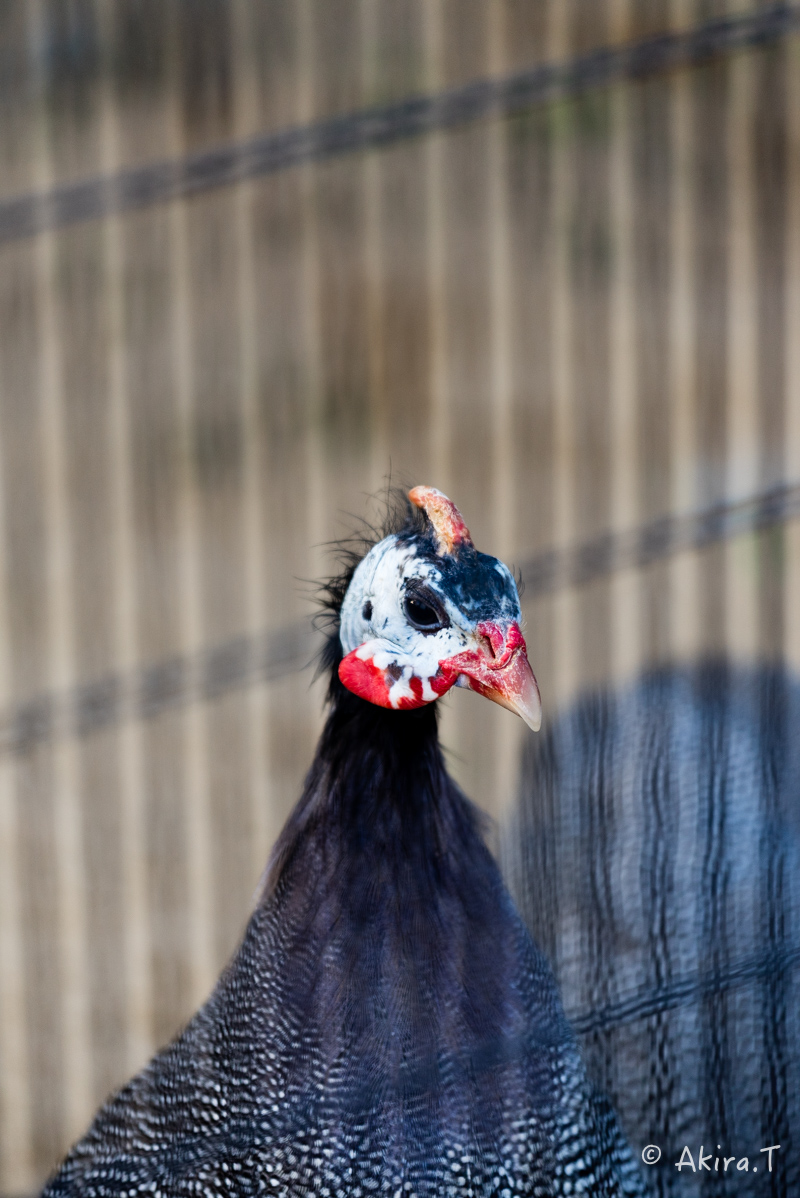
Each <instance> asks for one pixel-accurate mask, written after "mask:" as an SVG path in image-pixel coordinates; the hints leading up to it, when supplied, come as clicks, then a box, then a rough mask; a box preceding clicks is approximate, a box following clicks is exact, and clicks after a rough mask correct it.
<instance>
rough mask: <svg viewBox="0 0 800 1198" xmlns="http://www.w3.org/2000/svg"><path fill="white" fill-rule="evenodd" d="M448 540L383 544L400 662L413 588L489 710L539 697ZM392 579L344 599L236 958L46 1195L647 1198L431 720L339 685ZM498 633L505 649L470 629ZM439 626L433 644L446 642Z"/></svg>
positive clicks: (418, 525)
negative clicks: (439, 619)
mask: <svg viewBox="0 0 800 1198" xmlns="http://www.w3.org/2000/svg"><path fill="white" fill-rule="evenodd" d="M448 502H449V501H448ZM462 524H463V522H462ZM432 525H433V521H431V520H429V521H428V522H427V523H423V522H421V521H420V519H419V517H418V516H417V517H416V518H414V517H413V515H410V516H409V517H408V518H407V519H406V520H405V522H404V523H403V524H402V525H400V526H398V527H395V529H394V530H393V531H392V532H390V534H389V537H390V544H389V546H388V548H387V547H384V549H385V552H384V556H385V553H386V552H389V551H390V550H391V552H392V553H395V554H398V555H399V556H398V561H400V560H402V562H404V563H405V564H404V565H403V567H402V568H403V570H405V574H403V573H402V571H401V575H400V576H398V575H397V571H396V570H394V572H393V579H394V581H393V582H392V587H393V588H394V591H392V592H391V593H393V594H395V596H396V602H395V607H396V609H397V610H395V611H393V612H392V616H391V619H390V620H389V624H388V625H387V628H388V635H387V637H386V638H385V639H386V640H387V644H388V648H385V649H384V650H383V651H384V653H388V654H389V655H390V656H391V653H392V651H393V648H392V647H394V649H396V650H399V651H400V652H401V653H409V652H410V653H411V656H412V657H413V647H414V643H415V637H413V636H407V635H406V629H405V626H403V625H402V624H401V623H400V620H399V617H398V615H397V611H399V610H402V607H403V604H404V603H405V601H406V599H407V597H408V595H409V594H415V595H416V596H417V598H416V599H415V602H419V603H422V604H428V606H429V607H430V608H431V609H432V610H433V611H434V612H439V615H441V614H442V613H444V614H445V615H447V618H448V621H449V624H448V627H449V628H452V627H454V626H455V627H456V628H457V634H458V641H459V645H458V653H456V654H451V655H450V657H451V658H453V659H455V658H457V659H458V661H459V662H460V665H461V666H463V667H464V668H465V669H467V668H468V669H470V670H472V671H473V673H474V674H475V675H477V676H478V682H479V685H480V686H483V687H484V688H485V691H486V693H487V694H488V697H493V694H492V693H491V692H492V689H493V688H494V690H495V691H496V692H497V694H499V695H500V698H501V701H504V702H505V703H506V705H510V704H513V702H515V697H514V696H515V693H516V692H515V688H516V689H520V690H521V689H524V688H525V687H527V688H528V691H527V692H526V693H527V694H528V697H529V699H530V693H531V692H530V684H529V682H528V674H527V673H526V672H525V670H524V669H523V667H522V665H521V662H520V660H519V659H520V655H522V656H523V657H524V641H522V637H521V633H519V630H518V612H519V608H518V600H517V598H516V590H515V588H514V589H513V591H512V588H513V580H512V579H511V576H510V575H509V574H508V572H507V571H506V570H505V567H501V568H500V569H495V566H498V565H499V563H494V559H490V558H486V557H485V555H478V554H477V552H476V551H475V550H474V548H473V547H472V544H471V541H470V540H469V537H468V534H467V535H466V537H464V536H463V535H460V537H459V539H456V540H453V539H451V542H447V541H446V539H444V538H443V536H438V535H434V534H435V533H436V529H435V526H432ZM442 544H444V545H445V549H444V555H443V553H442ZM448 544H449V545H450V547H449V548H447V545H448ZM379 548H380V547H379ZM373 552H374V551H373ZM376 556H380V553H378V554H376ZM437 559H438V562H439V564H438V566H437ZM442 560H445V566H444V569H442V568H441V567H442ZM396 564H397V563H395V565H396ZM365 575H370V577H371V579H372V582H371V583H370V587H371V590H370V588H367V589H368V590H370V593H369V594H362V588H361V586H360V584H359V583H358V582H357V581H356V580H357V578H358V577H360V578H361V579H362V580H363V579H364V577H365ZM374 577H375V576H374V572H373V573H372V574H370V570H369V569H368V570H366V571H364V570H362V572H361V575H360V576H359V574H358V570H356V571H355V574H353V572H352V571H350V572H349V574H348V576H347V577H346V578H345V579H344V580H341V581H340V583H338V584H336V583H335V584H333V586H332V587H331V594H332V595H333V607H334V616H337V615H338V612H339V609H340V606H341V601H342V599H343V598H344V601H345V608H347V605H348V602H349V603H350V607H351V608H352V611H353V613H354V614H353V620H352V622H351V623H352V627H350V628H349V631H346V632H344V633H343V639H344V642H345V643H344V645H342V642H341V640H340V638H339V634H338V629H334V632H333V635H332V638H331V641H330V643H329V646H328V650H327V664H328V665H329V667H330V668H331V674H332V677H331V688H330V714H329V716H328V720H327V724H326V726H325V729H324V731H323V734H322V738H321V740H320V744H319V747H318V750H317V754H316V757H315V760H314V763H313V765H312V767H311V770H310V772H309V775H308V778H307V780H306V783H305V788H304V791H303V794H302V796H301V799H300V801H299V803H298V805H297V807H296V808H295V811H294V812H293V814H292V815H291V817H290V819H289V821H288V823H287V825H286V827H285V829H284V831H283V833H282V835H281V837H280V839H279V842H278V844H277V846H276V848H275V851H274V854H273V857H272V860H271V863H270V867H269V870H268V874H267V878H266V881H265V884H264V888H263V892H262V894H261V897H260V899H259V901H258V904H257V907H256V910H255V912H254V914H253V916H252V918H251V920H250V924H249V926H248V928H247V931H246V933H245V936H244V940H243V942H242V945H241V947H240V948H239V950H238V952H237V953H236V955H235V956H234V958H233V960H232V961H231V963H230V965H229V966H228V968H227V969H226V970H225V972H224V973H223V975H222V977H221V978H220V980H219V983H218V985H217V987H216V989H215V991H214V993H213V994H212V996H211V998H210V999H209V1001H208V1002H207V1003H206V1005H205V1006H204V1007H203V1008H202V1009H201V1010H200V1011H199V1012H198V1014H197V1015H196V1016H195V1017H194V1018H193V1019H192V1021H191V1022H190V1023H189V1025H188V1027H187V1028H186V1029H185V1031H184V1032H183V1033H182V1034H181V1035H180V1036H179V1037H178V1038H177V1040H175V1041H174V1043H173V1044H171V1045H169V1046H168V1047H167V1048H165V1049H164V1050H163V1051H162V1052H160V1053H159V1054H158V1055H157V1056H156V1057H155V1059H154V1060H153V1061H152V1062H151V1063H150V1065H148V1066H147V1068H146V1069H145V1070H144V1071H143V1072H142V1073H141V1074H140V1075H139V1076H138V1077H136V1078H135V1079H134V1080H133V1081H132V1082H130V1083H129V1085H128V1086H126V1087H125V1088H124V1089H123V1090H122V1091H120V1093H119V1094H117V1095H116V1096H115V1097H114V1098H112V1099H111V1101H110V1102H109V1103H108V1104H107V1105H106V1106H105V1107H104V1108H103V1109H102V1110H101V1111H100V1112H99V1114H98V1115H97V1117H96V1119H95V1121H94V1123H93V1125H92V1127H91V1128H90V1130H89V1132H88V1134H87V1136H86V1137H85V1138H84V1139H83V1140H82V1141H81V1142H80V1143H79V1144H78V1145H77V1146H76V1147H75V1148H74V1149H73V1150H72V1152H71V1153H70V1155H69V1156H68V1158H67V1160H66V1162H65V1163H64V1165H63V1166H62V1168H61V1170H60V1171H59V1173H58V1174H57V1175H56V1176H55V1178H54V1179H53V1180H52V1181H51V1182H50V1184H49V1186H48V1187H47V1190H46V1194H47V1195H48V1196H49V1198H55V1196H56V1195H70V1196H76V1198H77V1196H78V1195H81V1196H86V1198H94V1196H97V1198H100V1196H105V1195H120V1196H121V1195H128V1196H130V1198H132V1196H133V1195H137V1194H151V1195H154V1196H155V1198H160V1196H164V1198H166V1196H178V1195H203V1196H205V1198H212V1196H214V1198H216V1196H218V1195H242V1196H243V1195H250V1194H266V1195H270V1194H275V1195H281V1196H283V1198H300V1196H301V1195H311V1194H313V1195H322V1196H324V1198H328V1196H331V1198H332V1196H334V1195H336V1196H343V1195H347V1196H348V1198H367V1196H369V1195H373V1194H386V1195H394V1196H395V1198H404V1196H405V1195H408V1196H416V1198H434V1196H436V1198H443V1196H445V1195H460V1196H472V1198H489V1196H492V1198H511V1196H512V1195H539V1194H541V1195H550V1194H552V1195H568V1194H579V1193H587V1194H589V1193H590V1194H599V1195H608V1196H612V1195H614V1196H616V1195H634V1194H638V1193H639V1192H640V1189H639V1179H638V1173H637V1171H636V1168H635V1166H634V1164H633V1162H632V1160H631V1158H630V1156H629V1154H628V1151H627V1148H626V1146H625V1144H624V1142H623V1140H622V1139H621V1137H620V1134H619V1132H618V1130H617V1128H616V1124H615V1121H614V1117H613V1115H612V1113H611V1112H610V1110H609V1109H608V1108H607V1106H606V1105H605V1104H604V1103H603V1102H602V1101H601V1100H600V1099H599V1098H598V1097H597V1096H596V1095H595V1094H594V1093H593V1091H592V1089H591V1087H590V1085H589V1083H588V1081H587V1079H586V1076H585V1073H584V1070H583V1066H582V1064H581V1060H580V1057H579V1055H578V1052H577V1050H576V1047H575V1043H574V1040H573V1037H572V1035H571V1032H570V1029H569V1027H568V1025H567V1023H566V1021H565V1019H564V1016H563V1013H562V1009H561V1005H560V1001H559V997H558V994H557V992H556V988H555V985H554V982H553V978H552V975H551V973H550V970H549V968H548V966H547V963H546V962H545V960H544V958H543V957H542V955H541V953H540V952H539V951H538V950H537V949H536V947H535V946H534V944H533V943H532V941H531V939H530V937H529V936H528V934H527V932H526V930H525V928H524V926H523V924H522V922H521V920H520V918H519V916H518V915H517V913H516V911H515V910H514V907H513V905H512V903H511V900H510V898H509V897H508V894H507V893H506V890H505V888H504V886H503V883H502V881H501V878H500V875H499V872H498V869H497V867H496V865H495V862H494V860H493V858H492V856H491V854H490V853H489V852H488V850H487V848H486V846H485V843H484V838H483V834H482V832H483V829H482V821H481V818H480V816H479V815H478V813H477V812H476V810H475V808H473V807H472V805H471V804H470V803H469V801H468V800H467V799H466V798H465V797H464V795H463V794H462V793H461V792H460V791H459V790H458V788H457V787H456V786H455V784H454V783H453V782H452V781H451V779H450V778H449V777H448V775H447V772H446V769H445V766H444V763H443V760H442V755H441V751H440V748H439V744H438V739H437V731H436V705H435V703H434V702H433V701H432V700H431V701H424V702H421V703H419V704H417V705H413V706H410V707H409V708H408V709H403V708H402V707H397V706H394V705H391V704H385V703H382V702H371V701H366V700H365V699H364V698H363V697H361V696H360V695H359V694H357V693H351V691H350V689H348V687H347V685H345V681H343V680H342V678H341V677H340V666H341V663H342V661H343V660H345V659H346V656H347V653H349V652H352V648H353V647H356V648H357V647H358V646H357V645H354V646H351V640H355V641H358V640H359V635H360V634H357V633H356V632H355V631H354V629H356V627H357V625H358V622H359V621H361V623H362V624H364V625H370V623H371V622H373V621H374V620H376V619H377V620H380V619H382V618H383V615H382V613H383V612H384V608H386V610H387V611H388V610H389V608H390V607H391V595H388V597H387V593H386V592H385V591H384V590H383V589H381V588H380V587H376V586H375V585H374ZM398 577H400V578H401V581H400V582H398V581H397V579H398ZM409 578H413V579H420V578H422V579H423V580H424V584H425V587H427V588H428V591H426V592H421V591H419V590H417V591H415V590H414V587H413V586H412V587H411V589H410V591H409V589H408V588H407V587H406V585H405V583H404V582H403V581H402V579H409ZM470 578H471V579H472V583H473V584H474V585H472V586H471V584H470ZM448 579H449V580H450V581H449V582H448ZM492 579H494V580H496V581H493V580H492ZM354 584H355V589H354V590H353V589H352V588H353V586H354ZM390 591H391V588H390ZM420 595H422V598H420V597H419V596H420ZM492 595H494V596H495V597H494V599H493V598H492ZM356 599H357V603H356V602H355V601H356ZM368 603H369V604H371V607H372V610H371V611H370V609H369V608H367V604H368ZM387 605H388V607H387ZM365 609H366V611H365ZM411 612H412V615H415V619H416V618H417V617H418V618H419V619H421V620H423V621H424V620H428V615H426V614H425V613H424V612H423V611H421V609H420V608H414V607H412V608H411ZM384 614H385V613H384ZM492 616H494V617H495V619H494V622H492V620H491V617H492ZM487 622H488V623H489V624H490V625H491V626H492V627H495V628H497V629H500V631H499V632H497V634H496V636H498V637H499V636H502V637H503V638H504V640H503V645H502V646H501V645H500V642H499V641H496V643H492V641H491V635H494V634H491V635H490V634H489V633H486V632H477V631H476V630H477V629H478V628H479V627H481V626H485V625H486V624H487ZM390 625H391V627H390ZM431 627H432V625H426V624H425V623H424V622H423V623H422V625H421V628H422V631H420V630H419V629H417V630H416V634H417V636H419V637H420V638H425V643H426V644H427V643H428V642H429V641H430V639H431V637H432V636H436V635H437V633H436V632H434V633H431ZM512 627H516V628H517V633H518V635H519V641H517V640H516V639H515V637H514V635H512V633H511V629H512ZM426 628H427V631H425V629H426ZM398 630H399V631H398ZM367 631H369V629H367ZM401 634H402V635H401ZM454 635H455V634H454ZM398 637H399V638H400V639H401V640H402V642H403V643H402V644H399V645H398V644H397V643H396V642H397V640H398ZM487 638H488V640H489V643H488V645H487V644H486V639H487ZM520 643H521V648H520ZM476 645H477V646H479V647H480V646H482V648H480V651H479V648H476V647H475V646H476ZM509 646H510V647H509ZM426 652H428V650H426ZM443 652H446V649H445V650H443ZM470 653H474V654H476V657H475V661H474V662H473V661H472V659H471V658H470V657H469V654H470ZM428 656H429V657H430V653H429V652H428ZM484 659H486V661H484ZM442 660H443V661H444V660H448V658H446V657H445V658H443V659H442ZM487 662H488V664H487ZM389 664H391V662H390V663H389ZM525 665H526V666H527V658H526V659H525ZM490 667H491V669H492V670H494V675H493V676H492V677H491V678H490V680H489V681H488V682H486V681H483V679H484V677H485V676H486V671H487V670H488V669H489V668H490ZM375 668H376V669H382V670H383V669H385V668H386V667H385V666H383V665H380V664H379V665H377V666H376V667H375ZM482 671H483V672H482ZM528 673H529V667H528ZM345 674H346V671H345ZM389 677H390V678H393V677H394V672H390V674H389ZM456 677H458V672H456ZM469 677H470V676H469V675H467V678H468V679H469ZM531 677H532V675H531ZM394 680H395V681H396V680H397V679H396V678H395V679H394ZM482 693H483V692H482ZM413 694H414V692H413V691H412V695H413ZM434 697H435V696H434Z"/></svg>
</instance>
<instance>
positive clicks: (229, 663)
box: [0, 483, 800, 753]
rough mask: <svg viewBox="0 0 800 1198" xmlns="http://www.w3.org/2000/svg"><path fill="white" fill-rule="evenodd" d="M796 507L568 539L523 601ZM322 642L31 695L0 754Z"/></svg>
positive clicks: (271, 674)
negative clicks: (571, 545) (575, 543)
mask: <svg viewBox="0 0 800 1198" xmlns="http://www.w3.org/2000/svg"><path fill="white" fill-rule="evenodd" d="M798 516H800V484H797V483H795V484H787V485H785V486H781V487H775V488H773V489H772V490H769V491H764V492H762V493H760V494H758V495H754V496H752V497H750V498H749V499H745V500H742V501H741V502H738V503H732V504H719V505H717V506H715V507H711V508H707V509H705V510H704V511H701V512H697V513H694V514H692V515H687V516H663V517H661V518H659V519H657V520H653V521H651V522H649V523H647V524H643V525H640V526H639V527H638V528H635V529H631V530H629V531H624V532H620V533H605V534H603V535H602V536H599V537H596V538H593V539H592V540H589V541H585V542H584V543H583V544H580V545H578V546H576V547H574V548H568V549H564V550H547V551H545V552H544V553H541V554H538V555H537V556H535V557H533V558H531V559H530V560H529V561H528V562H526V563H524V564H523V566H522V568H521V574H522V581H523V584H524V586H525V598H526V600H530V599H538V598H541V597H542V596H544V595H548V594H552V593H553V592H555V591H559V590H563V589H564V588H566V587H575V586H584V585H586V584H587V583H589V582H592V581H594V580H596V579H598V578H603V577H608V576H609V575H611V574H613V573H615V572H617V571H619V570H623V569H630V568H635V567H644V566H648V565H650V564H652V563H653V562H656V561H661V560H664V559H667V558H669V557H671V556H673V555H674V554H676V553H680V552H684V551H687V550H697V549H702V548H703V547H704V546H706V545H711V544H714V543H715V542H719V541H722V540H726V539H729V538H730V537H734V536H739V535H742V534H745V533H752V532H757V531H759V530H760V529H764V528H769V527H772V526H775V525H778V524H781V523H783V522H785V521H787V520H791V519H794V518H796V517H798ZM322 642H323V637H322V635H321V634H320V633H319V632H317V631H315V629H314V627H313V625H312V623H311V621H310V620H309V621H305V620H302V621H297V622H296V623H294V624H289V625H286V626H285V627H283V628H279V629H277V630H274V631H272V632H267V633H261V634H259V635H257V636H240V637H236V638H234V639H232V640H229V641H225V642H223V643H222V644H220V645H216V646H213V647H211V648H209V649H207V650H205V651H204V652H202V653H201V654H199V655H197V656H195V657H178V656H176V657H173V658H168V659H166V660H164V661H161V662H156V663H154V664H152V665H149V666H145V667H143V668H142V669H141V670H138V671H136V672H134V673H133V674H131V675H125V676H124V675H116V674H115V675H108V676H106V677H105V678H101V679H99V680H97V681H95V682H90V683H86V684H84V685H82V686H78V687H75V688H74V689H72V690H69V691H65V692H62V693H49V694H43V695H41V696H38V697H36V698H34V699H32V700H30V701H29V702H27V703H25V704H23V705H21V706H19V707H17V708H15V709H14V710H12V711H10V712H7V713H6V714H5V715H4V716H2V717H0V753H2V752H11V753H25V752H28V751H30V750H31V749H32V748H34V747H35V746H36V745H37V744H41V743H42V742H44V741H48V740H51V739H53V738H54V737H58V736H86V735H88V734H90V733H91V732H94V731H96V730H99V729H102V728H108V727H110V726H112V725H114V724H117V723H119V722H120V721H121V720H125V719H145V720H146V719H152V718H153V717H155V716H157V715H158V714H159V713H160V712H162V711H165V710H168V709H170V708H175V707H183V706H186V705H187V704H189V703H194V702H203V701H212V700H213V699H215V698H218V697H219V696H221V695H223V694H226V693H229V692H230V691H233V690H240V689H243V688H244V687H247V686H253V685H257V684H259V683H265V682H273V681H277V680H278V679H280V678H283V677H286V676H287V675H288V674H293V673H295V672H296V671H298V670H301V669H303V668H304V667H306V666H308V665H309V664H310V663H311V662H312V661H313V660H314V658H315V656H316V654H317V652H318V650H319V649H320V648H321V646H322Z"/></svg>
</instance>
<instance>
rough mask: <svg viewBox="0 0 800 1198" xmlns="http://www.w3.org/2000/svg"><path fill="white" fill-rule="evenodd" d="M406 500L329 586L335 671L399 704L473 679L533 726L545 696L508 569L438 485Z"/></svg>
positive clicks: (424, 700)
mask: <svg viewBox="0 0 800 1198" xmlns="http://www.w3.org/2000/svg"><path fill="white" fill-rule="evenodd" d="M408 499H409V501H410V504H409V505H408V506H407V510H406V512H405V519H404V520H403V522H402V523H398V525H397V527H396V528H395V529H394V530H393V531H391V532H389V533H388V535H385V536H383V537H382V538H381V539H380V540H379V541H378V542H377V543H376V544H373V545H372V546H371V548H369V550H368V552H366V554H365V555H364V556H363V557H361V559H360V560H359V561H358V562H357V564H356V563H351V568H350V569H349V570H348V571H347V572H346V574H345V575H343V576H342V577H341V578H340V579H338V580H336V581H335V583H333V584H331V586H330V587H329V592H328V594H329V597H330V599H331V602H330V606H331V608H332V609H333V611H334V614H335V615H336V617H337V624H338V627H337V630H336V636H335V641H336V642H338V644H334V647H333V652H332V658H333V660H332V661H331V664H332V665H335V666H336V676H337V677H338V679H339V681H340V682H341V684H342V685H343V686H344V687H346V688H347V690H348V691H350V692H352V693H353V694H355V695H358V696H359V697H360V698H361V699H365V700H367V701H368V702H370V703H372V704H375V705H376V706H378V707H383V708H389V709H394V710H409V709H413V708H418V707H424V706H425V705H427V704H429V703H433V702H434V701H435V700H436V699H438V698H439V697H440V696H441V695H443V694H444V693H445V692H446V691H448V690H449V689H450V688H451V687H452V686H463V687H467V688H469V689H471V690H474V691H477V693H478V694H481V695H484V696H485V697H486V698H487V699H492V700H493V701H494V702H496V703H500V704H501V705H502V706H503V707H507V708H509V709H510V710H511V711H514V712H516V713H517V714H518V715H520V716H522V718H523V720H524V721H525V722H526V724H528V726H529V727H530V728H533V729H534V730H537V729H538V728H539V725H540V723H541V701H540V698H539V689H538V687H537V685H536V679H535V678H534V675H533V671H532V670H531V667H530V665H529V663H528V657H527V652H526V648H525V641H524V639H523V636H522V632H521V630H520V623H521V615H520V605H519V595H518V593H517V587H516V583H515V582H514V578H513V577H512V575H511V572H510V571H509V570H508V568H507V567H506V566H505V565H504V564H503V563H502V562H500V561H498V560H497V558H494V557H490V556H488V555H487V554H485V553H479V552H478V550H477V549H476V548H475V546H474V545H473V543H472V538H471V537H470V534H469V530H468V529H467V526H466V524H465V523H464V520H463V519H462V517H461V514H460V512H459V511H458V508H457V507H456V506H455V504H454V503H453V502H452V501H451V500H449V499H448V498H447V496H446V495H443V494H442V493H441V491H437V490H436V489H435V488H434V487H414V488H413V490H412V491H410V492H409V495H408ZM337 650H338V651H337Z"/></svg>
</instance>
